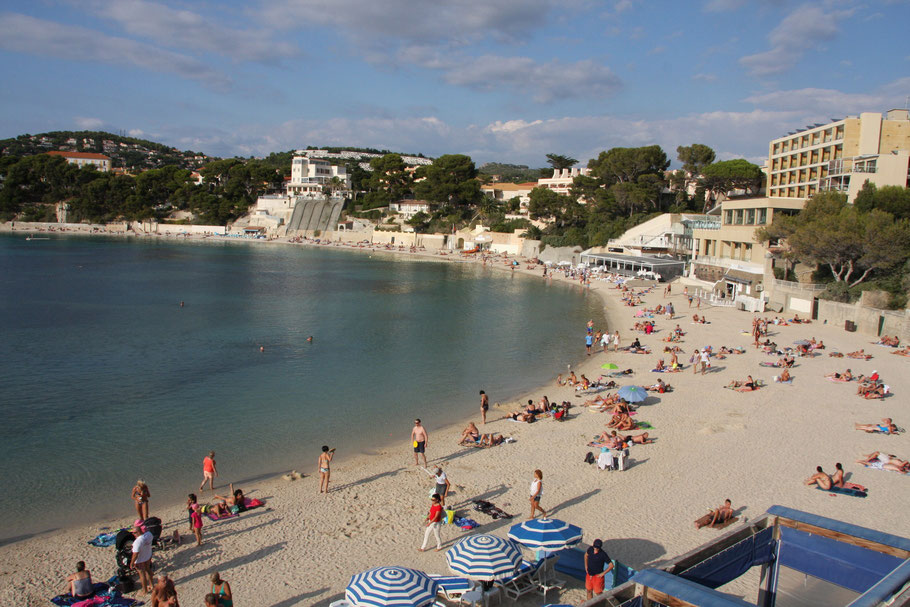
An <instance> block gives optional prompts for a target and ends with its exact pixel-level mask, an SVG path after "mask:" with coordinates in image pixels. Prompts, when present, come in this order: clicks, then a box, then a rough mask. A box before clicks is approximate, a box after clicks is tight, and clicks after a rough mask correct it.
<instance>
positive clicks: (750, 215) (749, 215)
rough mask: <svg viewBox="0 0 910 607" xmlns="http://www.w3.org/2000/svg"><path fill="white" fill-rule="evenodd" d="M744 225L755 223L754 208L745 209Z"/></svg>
mask: <svg viewBox="0 0 910 607" xmlns="http://www.w3.org/2000/svg"><path fill="white" fill-rule="evenodd" d="M746 225H747V226H754V225H755V209H746Z"/></svg>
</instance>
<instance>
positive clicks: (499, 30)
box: [256, 0, 565, 44]
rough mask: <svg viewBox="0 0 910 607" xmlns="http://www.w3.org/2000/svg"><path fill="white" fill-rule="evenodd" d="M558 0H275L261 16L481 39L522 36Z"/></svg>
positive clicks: (448, 40)
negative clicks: (435, 0) (425, 0)
mask: <svg viewBox="0 0 910 607" xmlns="http://www.w3.org/2000/svg"><path fill="white" fill-rule="evenodd" d="M564 7H565V3H563V2H558V1H557V0H497V1H496V2H489V1H488V0H449V1H447V2H413V1H412V0H384V1H383V2H363V0H272V1H270V2H264V3H263V4H262V6H261V7H259V8H257V10H256V13H257V16H258V17H260V18H262V19H264V20H265V21H266V22H267V23H269V24H271V25H272V26H274V27H277V28H295V27H299V26H301V25H304V26H306V25H308V24H312V25H322V26H332V27H336V28H338V29H340V30H342V31H343V32H344V33H346V34H347V35H348V36H349V37H350V38H351V39H352V40H353V41H355V42H357V43H364V42H366V43H370V42H376V41H384V42H386V43H389V42H391V41H396V40H397V41H405V42H409V43H422V44H426V43H432V44H452V43H454V44H465V43H467V42H471V41H476V40H480V39H490V38H492V39H499V40H511V41H516V40H521V38H522V37H524V36H525V35H527V34H528V32H530V31H532V30H534V29H537V28H539V27H542V26H544V25H545V24H546V23H547V16H548V13H549V12H550V10H551V9H554V8H558V9H564Z"/></svg>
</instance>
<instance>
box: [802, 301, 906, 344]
mask: <svg viewBox="0 0 910 607" xmlns="http://www.w3.org/2000/svg"><path fill="white" fill-rule="evenodd" d="M847 321H850V322H852V323H854V324H855V325H856V330H857V331H859V332H860V333H864V334H866V335H871V336H875V337H878V336H881V335H889V336H893V335H897V336H898V337H900V338H901V341H910V311H908V310H881V309H879V308H872V307H869V306H865V305H863V304H862V302H861V301H860V302H857V303H855V304H845V303H839V302H836V301H828V300H826V299H819V300H818V320H817V322H820V323H827V324H829V325H833V326H835V327H844V326H845V325H846V323H847Z"/></svg>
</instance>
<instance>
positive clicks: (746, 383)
mask: <svg viewBox="0 0 910 607" xmlns="http://www.w3.org/2000/svg"><path fill="white" fill-rule="evenodd" d="M727 387H728V388H737V389H744V390H755V389H757V388H758V386H756V385H755V380H754V379H752V376H751V375H749V376H747V377H746V379H744V380H742V381H740V380H738V379H734V380H733V381H731V382H730V383H729V384H727Z"/></svg>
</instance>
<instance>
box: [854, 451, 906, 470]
mask: <svg viewBox="0 0 910 607" xmlns="http://www.w3.org/2000/svg"><path fill="white" fill-rule="evenodd" d="M856 463H857V464H862V465H863V466H867V467H869V468H875V469H876V470H891V471H892V472H901V473H906V472H910V462H907V461H905V460H902V459H900V458H898V457H896V456H894V455H887V454H885V453H882V452H880V451H875V452H873V453H870V454H869V455H864V456H863V457H862V459H858V460H856Z"/></svg>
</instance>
